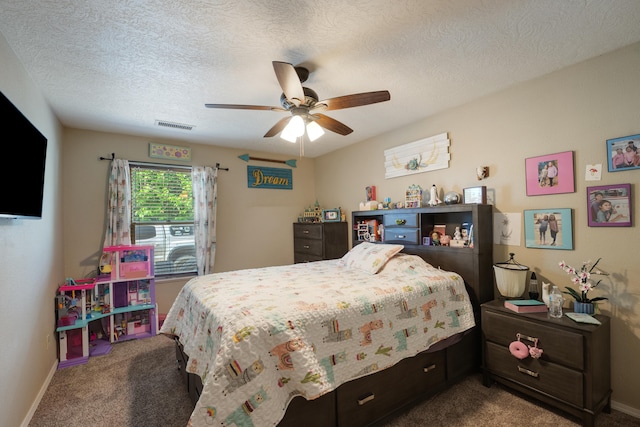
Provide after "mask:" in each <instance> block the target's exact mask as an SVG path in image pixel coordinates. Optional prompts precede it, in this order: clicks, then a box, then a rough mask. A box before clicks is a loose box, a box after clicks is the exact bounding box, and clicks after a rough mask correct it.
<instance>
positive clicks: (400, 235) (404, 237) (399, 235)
mask: <svg viewBox="0 0 640 427" xmlns="http://www.w3.org/2000/svg"><path fill="white" fill-rule="evenodd" d="M406 238H407V236H405V235H404V234H398V239H406Z"/></svg>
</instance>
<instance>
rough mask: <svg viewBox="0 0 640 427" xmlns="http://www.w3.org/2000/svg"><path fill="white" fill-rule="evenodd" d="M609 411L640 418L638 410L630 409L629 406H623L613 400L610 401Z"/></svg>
mask: <svg viewBox="0 0 640 427" xmlns="http://www.w3.org/2000/svg"><path fill="white" fill-rule="evenodd" d="M611 409H615V410H616V411H620V412H622V413H625V414H627V415H631V416H632V417H636V418H640V409H636V408H632V407H631V406H628V405H624V404H622V403H618V402H615V401H613V400H612V401H611Z"/></svg>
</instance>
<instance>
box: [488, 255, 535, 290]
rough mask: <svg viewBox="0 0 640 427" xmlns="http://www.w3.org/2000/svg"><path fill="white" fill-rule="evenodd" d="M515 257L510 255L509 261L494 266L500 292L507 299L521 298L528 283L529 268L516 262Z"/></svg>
mask: <svg viewBox="0 0 640 427" xmlns="http://www.w3.org/2000/svg"><path fill="white" fill-rule="evenodd" d="M514 255H515V254H514V253H510V254H509V260H508V261H505V262H498V263H496V264H493V271H494V273H495V275H496V285H497V286H498V291H499V292H500V295H502V296H503V297H506V298H518V297H521V296H522V294H523V293H524V289H525V286H526V282H527V271H529V267H527V266H526V265H522V264H519V263H518V262H516V260H515V259H513V256H514Z"/></svg>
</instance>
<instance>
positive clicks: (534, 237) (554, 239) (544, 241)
mask: <svg viewBox="0 0 640 427" xmlns="http://www.w3.org/2000/svg"><path fill="white" fill-rule="evenodd" d="M524 229H525V244H526V247H528V248H539V249H573V223H572V210H571V209H566V208H558V209H535V210H525V211H524Z"/></svg>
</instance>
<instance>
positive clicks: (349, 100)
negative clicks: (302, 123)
mask: <svg viewBox="0 0 640 427" xmlns="http://www.w3.org/2000/svg"><path fill="white" fill-rule="evenodd" d="M390 99H391V94H390V93H389V91H388V90H379V91H376V92H364V93H356V94H353V95H345V96H338V97H336V98H329V99H325V100H322V101H318V102H317V103H316V104H315V105H314V106H313V108H312V109H311V111H310V112H311V113H313V112H314V111H331V110H341V109H343V108H351V107H359V106H362V105H369V104H375V103H377V102H384V101H388V100H390Z"/></svg>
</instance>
